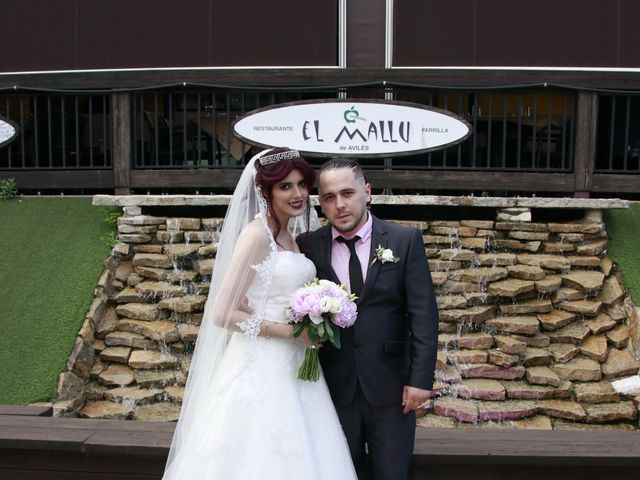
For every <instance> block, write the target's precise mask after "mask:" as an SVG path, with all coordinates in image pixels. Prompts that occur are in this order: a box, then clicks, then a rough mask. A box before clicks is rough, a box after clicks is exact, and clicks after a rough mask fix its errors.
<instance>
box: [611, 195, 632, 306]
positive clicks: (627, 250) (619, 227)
mask: <svg viewBox="0 0 640 480" xmlns="http://www.w3.org/2000/svg"><path fill="white" fill-rule="evenodd" d="M605 224H606V226H607V233H608V234H609V247H608V255H609V256H610V257H611V258H612V259H613V260H614V261H615V262H616V263H617V264H618V266H619V268H620V271H621V272H622V276H623V277H624V283H625V286H626V287H627V289H628V290H629V294H630V295H631V298H633V301H634V303H635V304H637V303H638V301H640V261H639V259H638V258H639V254H640V203H632V204H631V205H630V207H629V208H628V209H620V210H607V211H606V212H605Z"/></svg>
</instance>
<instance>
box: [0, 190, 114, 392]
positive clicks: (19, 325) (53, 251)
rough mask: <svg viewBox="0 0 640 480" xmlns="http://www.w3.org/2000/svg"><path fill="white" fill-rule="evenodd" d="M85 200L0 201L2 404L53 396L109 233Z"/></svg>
mask: <svg viewBox="0 0 640 480" xmlns="http://www.w3.org/2000/svg"><path fill="white" fill-rule="evenodd" d="M110 211H111V209H109V208H105V207H94V206H92V205H91V199H90V198H88V197H83V198H77V197H76V198H38V197H30V198H24V199H20V200H18V199H11V200H0V404H26V403H30V402H35V401H43V400H48V399H50V398H52V397H53V396H54V395H55V392H56V388H57V383H58V375H59V373H60V372H62V371H63V370H64V369H65V362H66V359H67V356H68V355H69V353H70V352H71V349H72V348H73V344H74V341H75V337H76V334H77V332H78V329H79V328H80V326H81V325H82V322H83V321H84V315H85V313H86V311H87V309H88V307H89V305H90V304H91V301H92V297H93V290H94V288H95V286H96V282H97V280H98V278H99V276H100V274H101V272H102V269H103V263H104V260H105V259H106V258H107V256H108V253H109V246H108V244H107V243H106V242H105V240H104V238H106V237H107V236H108V234H109V233H110V232H111V231H113V226H110V225H108V224H107V223H106V222H105V221H104V219H105V218H106V217H107V215H108V213H109V212H110Z"/></svg>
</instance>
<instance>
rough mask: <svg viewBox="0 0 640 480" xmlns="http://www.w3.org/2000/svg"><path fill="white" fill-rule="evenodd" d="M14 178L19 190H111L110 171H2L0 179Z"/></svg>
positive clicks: (111, 175) (111, 179) (111, 176)
mask: <svg viewBox="0 0 640 480" xmlns="http://www.w3.org/2000/svg"><path fill="white" fill-rule="evenodd" d="M2 178H14V179H15V181H16V184H17V185H18V192H20V190H21V189H27V190H38V189H42V190H52V189H63V188H73V189H83V188H86V189H89V190H106V189H113V172H112V171H111V170H29V171H24V172H22V171H15V170H11V171H2V172H0V179H2Z"/></svg>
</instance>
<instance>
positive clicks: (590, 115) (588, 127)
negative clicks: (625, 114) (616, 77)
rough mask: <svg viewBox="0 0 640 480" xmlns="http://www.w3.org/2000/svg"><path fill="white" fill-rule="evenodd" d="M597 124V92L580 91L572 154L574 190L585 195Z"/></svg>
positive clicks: (592, 164)
mask: <svg viewBox="0 0 640 480" xmlns="http://www.w3.org/2000/svg"><path fill="white" fill-rule="evenodd" d="M597 124H598V94H597V93H592V92H580V94H579V95H578V114H577V119H576V140H575V146H576V147H575V155H574V170H575V172H576V175H575V192H576V194H577V195H580V196H586V195H585V194H586V193H587V192H589V191H591V187H592V183H593V182H592V180H593V178H592V175H593V166H594V165H595V158H596V126H597Z"/></svg>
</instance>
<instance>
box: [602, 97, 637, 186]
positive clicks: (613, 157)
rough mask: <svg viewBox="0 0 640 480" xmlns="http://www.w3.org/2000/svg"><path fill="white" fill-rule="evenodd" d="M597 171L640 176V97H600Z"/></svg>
mask: <svg viewBox="0 0 640 480" xmlns="http://www.w3.org/2000/svg"><path fill="white" fill-rule="evenodd" d="M597 132H598V133H597V144H596V161H595V171H596V172H598V173H618V174H638V173H640V95H604V94H603V95H600V97H599V107H598V129H597Z"/></svg>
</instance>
